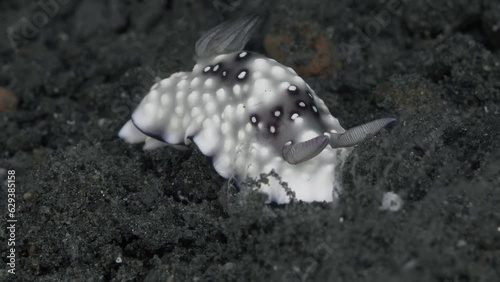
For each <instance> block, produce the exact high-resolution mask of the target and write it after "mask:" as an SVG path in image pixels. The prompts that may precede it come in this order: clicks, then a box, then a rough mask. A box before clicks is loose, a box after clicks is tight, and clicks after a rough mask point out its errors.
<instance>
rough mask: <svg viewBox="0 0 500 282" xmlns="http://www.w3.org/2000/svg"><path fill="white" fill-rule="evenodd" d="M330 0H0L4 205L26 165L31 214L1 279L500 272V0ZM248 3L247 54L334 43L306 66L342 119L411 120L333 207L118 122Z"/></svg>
mask: <svg viewBox="0 0 500 282" xmlns="http://www.w3.org/2000/svg"><path fill="white" fill-rule="evenodd" d="M45 2H47V1H42V2H41V3H45ZM48 2H52V3H56V4H57V3H58V2H55V0H54V1H48ZM329 2H330V1H319V0H317V1H284V0H283V1H275V2H272V3H269V2H268V1H253V2H252V3H251V4H250V3H242V2H241V1H225V0H216V1H214V2H212V1H193V0H191V1H173V0H165V1H118V0H114V1H101V0H87V1H76V0H75V1H71V0H66V1H62V0H61V1H59V4H57V7H55V8H54V7H52V8H54V9H52V10H51V9H49V10H47V11H48V12H45V10H44V9H43V7H42V6H43V5H41V4H40V3H39V2H36V1H24V0H23V1H2V2H1V3H0V27H1V29H0V30H2V31H5V32H4V33H5V34H4V35H5V37H4V38H3V40H1V42H0V65H1V68H0V86H1V87H2V91H3V92H2V95H0V109H3V110H2V111H1V112H0V174H1V178H2V181H1V183H2V192H1V196H0V199H1V201H0V209H1V210H2V211H3V212H4V214H7V213H6V210H7V207H6V205H7V188H6V184H7V182H5V183H4V179H7V170H12V169H15V171H16V185H17V186H16V187H17V189H16V209H17V210H16V214H15V216H16V218H17V219H18V222H17V223H16V233H15V234H16V246H15V251H16V252H15V254H16V275H12V274H10V273H8V272H7V270H8V269H9V267H8V266H7V262H8V258H7V256H8V254H9V253H10V251H9V248H10V247H8V246H7V242H8V241H7V240H8V238H9V236H10V233H9V232H10V231H9V230H7V229H6V228H4V224H7V223H6V220H7V217H6V219H5V220H3V221H2V228H1V231H0V242H1V244H0V253H1V257H2V262H3V265H4V266H5V267H2V268H1V270H0V281H349V282H351V281H384V282H385V281H447V282H448V281H450V282H451V281H454V282H455V281H460V282H465V281H500V142H499V137H500V119H499V117H500V116H499V111H500V51H499V48H500V39H499V38H500V4H499V3H498V1H495V0H483V1H476V0H459V1H401V2H400V1H392V2H391V1H375V0H374V1H360V2H362V3H363V4H362V3H356V2H353V1H331V2H335V3H332V4H327V3H329ZM440 2H443V3H440ZM224 5H226V6H224ZM227 5H234V9H233V7H232V6H227ZM224 8H226V9H227V10H226V11H224V10H222V9H224ZM254 10H256V11H258V12H260V13H261V14H263V15H264V18H265V22H264V25H263V27H262V28H261V30H259V33H258V34H257V35H256V36H255V37H254V38H253V40H252V41H251V43H250V44H249V46H248V49H250V50H253V51H257V52H260V53H264V54H266V55H268V56H270V57H272V54H271V53H273V54H277V53H276V52H278V53H279V52H282V53H283V52H284V55H283V58H281V59H282V60H284V61H282V62H283V63H285V64H287V65H300V64H303V62H304V61H306V64H307V61H308V58H310V57H311V54H312V55H314V52H316V51H315V49H314V44H313V45H312V46H311V44H309V45H308V44H307V42H308V41H307V40H308V39H307V36H308V34H313V35H314V34H315V33H317V34H316V36H317V37H320V38H323V39H327V42H329V44H331V46H332V47H331V48H329V49H328V50H329V51H330V53H329V55H330V56H331V58H330V59H331V62H330V64H327V65H326V68H325V70H324V72H323V71H322V72H321V73H319V74H318V73H315V74H312V73H311V71H310V70H306V74H307V72H309V74H310V75H308V76H305V79H306V81H307V82H308V83H309V84H310V85H311V87H312V88H313V89H315V91H316V93H318V95H319V96H320V97H321V98H323V99H324V100H325V101H326V102H327V104H328V106H329V108H330V109H331V111H332V113H333V115H334V116H336V117H337V118H339V120H340V121H341V124H342V125H344V127H351V126H354V125H357V124H360V123H363V122H366V121H369V120H372V119H374V118H380V117H384V116H396V117H398V123H397V124H396V125H395V126H394V127H393V128H392V129H390V130H384V131H383V132H381V133H380V134H379V135H377V136H376V137H375V138H373V139H371V140H369V141H368V142H365V143H363V144H362V145H360V146H358V147H357V148H356V149H355V150H354V152H353V153H352V154H351V156H350V157H349V159H348V162H347V164H346V166H345V168H344V171H343V177H344V186H345V187H344V189H345V190H344V193H343V194H342V196H341V198H340V200H339V203H338V205H337V206H336V207H335V206H332V205H331V204H321V203H315V204H308V203H293V204H290V205H286V206H275V205H265V204H263V199H264V197H263V196H262V195H259V194H257V193H255V192H248V191H242V192H240V193H236V192H234V191H233V190H232V189H221V187H223V186H224V184H225V183H226V182H227V181H226V180H224V179H222V178H221V177H220V176H219V175H218V174H217V173H216V172H215V170H214V169H213V167H212V165H211V163H210V160H209V159H208V158H207V157H205V156H203V155H202V154H201V153H200V152H199V151H198V150H197V149H196V148H195V147H193V148H192V149H191V150H188V151H177V150H176V149H174V148H162V149H159V150H156V151H150V152H144V151H142V149H141V146H129V145H127V144H125V143H124V142H123V141H122V140H119V139H118V137H117V132H118V130H119V128H120V127H121V125H122V124H123V123H124V122H125V121H126V120H127V118H128V116H129V114H130V112H131V111H132V110H133V108H134V107H135V105H136V104H137V103H138V101H140V99H141V97H142V96H143V95H144V94H145V93H146V92H147V90H148V89H149V87H150V86H151V85H152V84H153V83H154V80H155V77H157V76H158V77H162V78H165V77H167V76H169V75H170V74H172V73H174V72H177V71H180V70H184V71H186V70H189V69H191V68H192V66H193V64H194V62H193V60H192V58H193V55H194V43H195V42H196V40H197V38H198V37H199V36H200V35H201V33H202V32H203V31H204V30H207V29H208V28H210V27H212V26H214V25H215V24H217V23H218V22H219V21H220V19H219V16H218V15H220V16H222V17H232V16H237V15H239V14H244V13H246V12H248V11H254ZM52 11H54V12H53V13H52ZM44 13H45V14H44ZM380 13H383V14H384V15H387V14H389V15H390V19H388V20H387V18H386V20H387V22H380V21H379V22H377V18H376V15H382V14H380ZM52 14H53V15H52ZM43 15H45V18H44V16H43ZM23 18H24V19H25V20H23ZM44 19H46V21H44ZM378 20H380V19H378ZM28 22H29V23H28ZM375 23H378V25H377V24H375ZM381 23H383V24H384V25H385V24H386V26H382V25H381ZM30 24H32V25H33V26H32V27H29V25H30ZM377 27H378V28H377ZM33 28H34V29H33ZM367 28H368V29H367ZM301 29H302V30H303V31H304V30H306V31H307V32H305V33H306V34H305V35H304V32H303V33H302V34H301V33H300V30H301ZM297 30H299V32H297ZM311 30H313V32H312V33H311ZM360 32H363V34H364V35H361V34H360ZM318 34H319V35H318ZM273 36H278V37H273ZM279 36H285V37H287V38H292V40H291V41H288V42H285V43H284V45H283V44H282V45H283V46H282V45H279V48H281V49H279V50H273V49H272V48H273V47H272V46H271V48H269V46H268V45H266V44H265V43H264V42H269V41H266V40H269V38H271V40H272V39H273V38H274V39H276V38H281V37H279ZM316 44H318V43H317V42H316ZM264 46H266V48H265V47H264ZM13 47H15V48H13ZM275 47H276V46H275ZM283 50H285V51H283ZM332 50H334V51H332ZM16 101H17V103H16ZM387 191H392V192H394V193H397V194H398V195H399V196H401V198H402V199H403V200H404V205H403V207H402V208H401V209H400V210H399V211H396V212H391V211H385V210H381V209H380V206H381V200H382V196H383V194H384V193H385V192H387ZM6 216H7V215H6Z"/></svg>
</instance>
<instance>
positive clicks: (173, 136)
mask: <svg viewBox="0 0 500 282" xmlns="http://www.w3.org/2000/svg"><path fill="white" fill-rule="evenodd" d="M259 21H260V20H259V17H258V16H256V15H255V14H250V15H247V16H244V17H242V18H238V19H233V20H230V21H226V22H222V23H221V24H219V25H218V26H216V27H214V28H212V29H211V30H209V31H208V32H206V33H205V34H204V35H203V36H202V37H201V38H200V39H199V40H198V41H197V43H196V55H197V62H196V65H195V66H194V68H193V70H192V71H191V72H178V73H175V74H172V75H171V76H170V77H169V78H166V79H163V80H161V81H159V82H158V83H156V84H154V85H153V86H152V88H151V90H150V92H149V93H148V94H147V95H146V96H145V97H144V99H143V100H142V101H141V103H140V104H139V106H138V107H137V109H136V110H135V111H134V112H133V113H132V116H131V119H130V120H129V121H128V122H127V123H126V124H125V125H124V126H123V127H122V129H121V130H120V132H119V136H120V137H121V138H122V139H124V140H126V141H127V142H129V143H141V142H145V145H144V148H145V149H154V148H157V147H159V146H162V145H165V144H175V145H179V144H183V145H189V144H190V143H191V141H193V142H194V143H195V144H196V145H197V146H198V148H199V149H200V151H201V152H202V153H203V154H204V155H206V156H210V157H212V158H213V165H214V167H215V170H216V171H217V172H218V173H219V174H220V175H221V176H223V177H225V178H234V179H236V180H237V181H244V180H246V179H247V178H248V177H249V178H251V179H255V180H258V179H259V178H260V176H261V174H267V175H269V174H270V173H271V172H274V173H273V175H278V176H279V178H280V180H278V179H274V180H273V179H268V180H269V181H268V182H267V183H266V184H262V185H261V186H260V190H261V191H262V192H264V193H266V194H267V195H268V201H270V202H276V203H288V202H289V201H290V197H289V195H288V194H287V193H286V191H285V189H284V188H283V186H282V184H281V183H282V182H286V183H287V185H288V188H289V189H291V190H292V191H293V192H294V194H295V198H296V199H297V200H302V201H306V202H312V201H327V202H331V201H334V200H335V199H337V197H338V195H339V192H340V190H341V186H340V183H339V182H340V181H339V179H338V176H339V175H340V169H339V168H340V167H341V166H342V164H343V162H344V159H345V157H346V156H347V155H348V153H349V152H350V148H349V147H351V146H354V145H356V144H358V143H360V142H361V141H363V140H365V139H367V138H368V137H369V136H372V135H374V134H375V133H377V132H378V131H379V130H380V129H382V128H383V127H384V126H386V125H387V124H388V123H390V122H392V121H394V120H395V119H394V118H382V119H378V120H375V121H372V122H369V123H367V124H363V125H360V126H357V127H354V128H351V129H349V130H347V131H346V130H344V129H343V128H342V126H340V123H339V121H338V120H337V119H336V118H334V117H333V116H332V115H331V114H330V111H329V110H328V108H327V106H326V105H325V103H324V102H323V100H321V99H320V98H319V97H318V96H317V95H316V93H315V92H314V90H312V89H311V88H310V87H309V85H308V84H307V83H306V82H305V81H304V80H303V79H302V78H301V77H299V76H298V75H297V73H296V72H295V71H294V70H293V69H291V68H289V67H285V66H283V65H282V64H280V63H278V62H276V61H275V60H273V59H269V58H267V57H265V56H263V55H259V54H256V53H253V52H249V51H244V50H243V48H244V46H245V44H246V43H247V42H248V40H249V38H250V35H251V34H252V32H253V31H254V30H255V29H256V27H257V26H258V24H259ZM280 181H281V182H280Z"/></svg>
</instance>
